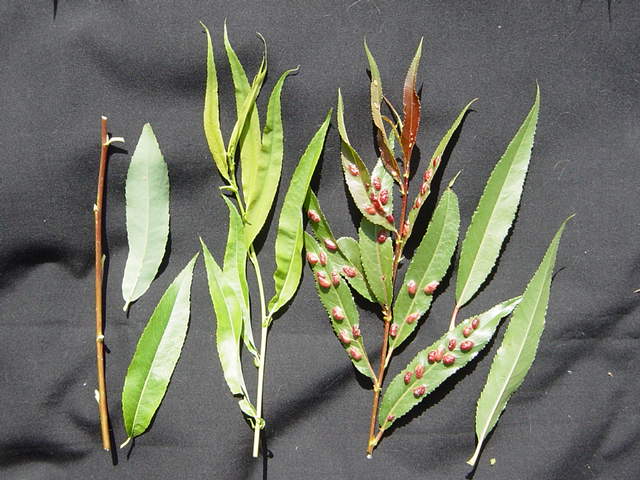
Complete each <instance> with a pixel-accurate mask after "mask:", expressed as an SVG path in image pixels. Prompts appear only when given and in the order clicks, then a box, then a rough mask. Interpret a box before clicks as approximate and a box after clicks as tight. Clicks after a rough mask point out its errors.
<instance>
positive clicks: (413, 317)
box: [404, 312, 420, 323]
mask: <svg viewBox="0 0 640 480" xmlns="http://www.w3.org/2000/svg"><path fill="white" fill-rule="evenodd" d="M419 316H420V314H419V313H418V312H413V313H410V314H409V315H407V317H406V318H405V319H404V321H405V322H407V323H413V322H415V321H416V320H417V319H418V317H419Z"/></svg>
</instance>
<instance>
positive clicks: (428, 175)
mask: <svg viewBox="0 0 640 480" xmlns="http://www.w3.org/2000/svg"><path fill="white" fill-rule="evenodd" d="M422 179H423V180H424V181H425V183H427V182H429V180H431V170H429V169H427V170H425V171H424V174H423V175H422Z"/></svg>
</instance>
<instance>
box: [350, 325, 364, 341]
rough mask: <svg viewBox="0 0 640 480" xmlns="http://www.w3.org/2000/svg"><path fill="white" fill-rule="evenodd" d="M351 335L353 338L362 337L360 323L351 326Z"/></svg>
mask: <svg viewBox="0 0 640 480" xmlns="http://www.w3.org/2000/svg"><path fill="white" fill-rule="evenodd" d="M351 335H352V336H353V338H360V336H361V335H362V332H361V331H360V325H354V326H352V327H351Z"/></svg>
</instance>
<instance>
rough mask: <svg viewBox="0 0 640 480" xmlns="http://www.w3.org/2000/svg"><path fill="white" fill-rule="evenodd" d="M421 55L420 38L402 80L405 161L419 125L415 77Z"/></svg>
mask: <svg viewBox="0 0 640 480" xmlns="http://www.w3.org/2000/svg"><path fill="white" fill-rule="evenodd" d="M421 55H422V39H420V44H419V45H418V49H417V50H416V54H415V56H414V57H413V60H412V62H411V65H410V66H409V71H408V72H407V77H406V79H405V81H404V90H403V94H402V100H403V112H404V122H403V127H402V137H401V139H402V153H403V155H404V159H405V161H407V162H408V161H409V160H410V159H411V152H412V151H413V147H414V145H415V144H416V135H417V134H418V127H419V126H420V97H419V96H418V92H417V91H416V77H417V73H418V65H419V64H420V56H421Z"/></svg>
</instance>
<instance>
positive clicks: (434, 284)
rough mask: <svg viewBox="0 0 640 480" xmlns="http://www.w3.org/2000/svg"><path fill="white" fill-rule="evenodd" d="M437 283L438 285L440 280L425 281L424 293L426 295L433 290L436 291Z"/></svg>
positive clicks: (430, 293)
mask: <svg viewBox="0 0 640 480" xmlns="http://www.w3.org/2000/svg"><path fill="white" fill-rule="evenodd" d="M439 285H440V282H437V281H435V280H434V281H433V282H429V283H427V286H426V287H424V293H426V294H427V295H432V294H433V292H435V291H436V289H437V288H438V286H439Z"/></svg>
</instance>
